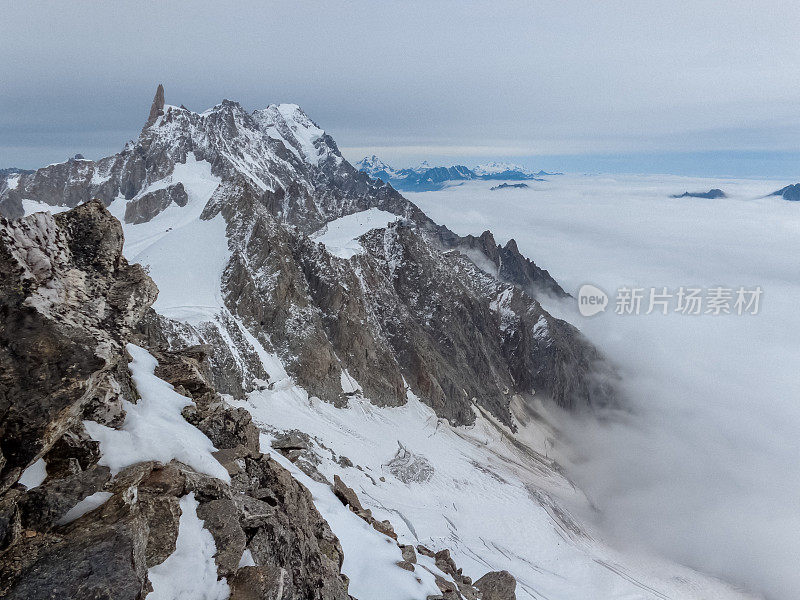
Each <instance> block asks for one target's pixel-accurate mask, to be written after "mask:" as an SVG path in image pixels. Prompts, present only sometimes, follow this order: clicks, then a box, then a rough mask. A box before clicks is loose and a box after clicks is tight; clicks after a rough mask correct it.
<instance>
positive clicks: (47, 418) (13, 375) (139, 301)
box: [0, 202, 156, 491]
mask: <svg viewBox="0 0 800 600" xmlns="http://www.w3.org/2000/svg"><path fill="white" fill-rule="evenodd" d="M121 249H122V227H121V226H120V224H119V221H117V220H116V219H115V218H114V217H112V216H111V215H110V214H109V213H108V211H107V210H106V209H105V208H104V207H103V205H102V204H101V203H99V202H90V203H88V204H84V205H82V206H80V207H79V208H77V209H75V210H74V211H70V212H68V213H62V214H60V215H57V216H55V217H53V216H52V215H50V214H48V213H37V214H34V215H31V216H30V217H27V218H25V219H22V220H17V221H7V220H5V219H3V220H2V221H0V312H1V313H2V320H3V327H2V328H0V451H1V452H2V455H0V491H2V490H5V489H7V488H8V486H9V485H11V483H13V482H14V481H16V479H17V478H18V477H19V474H20V472H21V470H22V469H24V468H25V467H27V466H28V465H29V464H30V463H32V462H33V461H35V460H36V459H38V458H39V457H41V456H42V454H43V453H44V452H46V450H47V449H48V448H50V447H51V446H52V445H53V444H55V443H56V441H57V440H58V439H59V438H61V437H62V436H63V435H64V433H65V432H66V431H67V430H69V429H70V428H71V427H72V426H74V425H75V423H76V422H77V421H78V419H79V418H80V415H81V414H82V413H83V412H84V410H87V409H89V410H96V412H104V413H105V414H106V416H108V415H109V414H112V413H115V412H118V411H119V407H118V406H117V405H116V402H117V400H110V401H109V400H108V397H109V396H110V395H114V394H115V391H116V390H115V385H116V384H115V381H116V378H117V373H118V371H119V370H120V369H124V360H123V358H122V355H123V350H122V348H123V343H124V339H125V337H126V336H127V334H128V332H129V331H130V330H131V328H133V326H134V325H135V323H136V322H137V321H138V319H139V318H140V317H141V315H142V314H143V312H144V310H145V309H146V308H147V307H148V306H149V305H150V304H152V302H153V300H155V296H156V288H155V285H154V284H153V283H152V281H151V280H150V279H149V278H148V277H147V275H146V274H145V273H144V270H143V269H142V267H141V265H129V264H128V263H127V261H126V260H125V258H124V257H123V256H122V253H121ZM123 392H124V390H123ZM116 395H118V396H119V395H120V394H119V392H118V391H117V392H116ZM100 405H103V406H100Z"/></svg>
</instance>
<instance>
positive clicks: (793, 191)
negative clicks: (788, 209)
mask: <svg viewBox="0 0 800 600" xmlns="http://www.w3.org/2000/svg"><path fill="white" fill-rule="evenodd" d="M770 196H781V197H782V198H783V199H784V200H789V201H790V202H800V183H795V184H794V185H787V186H786V187H785V188H781V189H779V190H778V191H777V192H772V193H771V194H770Z"/></svg>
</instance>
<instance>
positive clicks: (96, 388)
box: [0, 202, 349, 600]
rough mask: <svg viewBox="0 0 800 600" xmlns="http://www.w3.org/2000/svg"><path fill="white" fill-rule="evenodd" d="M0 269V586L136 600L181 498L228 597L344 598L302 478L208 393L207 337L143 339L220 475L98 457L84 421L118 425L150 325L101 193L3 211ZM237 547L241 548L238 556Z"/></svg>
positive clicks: (148, 289)
mask: <svg viewBox="0 0 800 600" xmlns="http://www.w3.org/2000/svg"><path fill="white" fill-rule="evenodd" d="M0 272H2V275H3V281H2V283H0V286H1V287H0V311H2V314H3V321H4V327H3V329H2V336H3V340H2V346H1V347H0V352H1V354H0V401H2V405H0V408H1V409H2V410H0V442H1V443H2V451H3V454H2V459H0V465H1V466H2V475H3V479H2V481H3V485H2V488H0V596H2V597H4V598H10V599H11V598H13V599H23V598H24V599H25V600H36V599H45V598H47V599H49V598H53V597H55V596H58V597H69V598H97V599H99V598H107V599H112V598H113V599H128V598H130V599H137V600H138V599H142V598H144V597H145V596H146V595H147V593H148V592H149V591H150V590H151V589H152V584H151V582H150V580H149V577H148V571H149V569H151V568H153V567H155V566H156V565H159V564H161V563H163V562H164V561H165V560H166V559H167V558H168V557H169V556H170V555H171V554H172V553H173V552H174V551H175V548H176V542H177V540H178V537H179V531H180V527H179V523H180V520H181V515H182V509H181V506H182V504H181V502H182V499H184V498H186V497H187V496H189V495H191V497H192V498H193V499H194V500H195V501H196V502H197V509H196V512H197V516H198V518H200V519H202V521H203V523H204V527H205V528H206V529H207V530H208V531H210V532H211V535H212V537H213V539H214V541H215V546H216V549H217V552H216V554H215V556H214V560H215V564H216V569H217V575H218V577H219V578H220V579H221V578H226V579H227V581H228V582H229V583H228V585H229V587H230V589H231V590H232V592H231V596H230V597H231V598H234V599H237V598H238V599H239V600H241V599H243V598H249V597H257V598H261V597H268V596H266V595H265V594H266V593H267V590H269V589H278V588H280V589H282V590H283V596H282V597H283V598H293V599H297V600H299V599H301V598H302V599H306V598H316V599H320V600H322V599H325V600H334V599H335V600H347V599H348V598H349V596H348V594H347V586H348V582H347V579H346V577H344V576H343V575H341V573H340V568H341V564H342V559H343V554H342V549H341V546H340V544H339V542H338V540H337V538H336V537H335V535H334V534H333V533H332V532H331V530H330V527H329V526H328V524H327V523H326V522H325V521H324V519H322V517H321V516H320V514H319V513H318V512H317V510H316V508H315V507H314V505H313V502H312V498H311V495H310V493H309V492H308V490H306V489H305V488H304V487H303V486H302V485H300V484H299V483H298V482H297V481H296V480H294V479H293V478H292V477H291V476H290V474H289V473H288V472H287V471H286V470H285V469H283V468H282V467H280V466H279V465H278V464H277V463H275V462H274V461H273V460H272V459H271V458H270V457H269V456H267V455H264V454H262V453H261V452H260V450H259V442H258V430H257V429H256V428H255V426H254V425H253V424H252V422H251V418H250V415H249V413H247V412H246V411H244V410H243V409H232V408H229V407H227V406H226V405H225V404H224V402H222V400H221V398H220V397H219V396H218V395H217V394H216V391H215V389H214V387H213V383H212V382H211V380H210V377H209V375H210V372H209V367H208V364H207V354H208V352H209V350H210V349H209V348H208V347H204V346H199V347H198V346H195V347H189V348H186V349H184V350H183V351H175V350H170V349H167V348H160V347H154V348H152V352H153V355H154V356H157V357H158V359H159V361H160V362H159V365H158V367H157V375H158V376H159V377H161V378H163V379H164V380H166V381H167V382H169V383H171V384H172V385H173V386H174V387H175V389H176V390H179V391H180V392H182V393H184V394H185V395H186V396H187V397H188V398H191V399H192V400H193V402H192V403H191V404H189V406H187V407H186V409H184V414H185V418H186V419H187V420H188V421H189V422H190V423H193V424H195V425H196V427H197V428H198V429H200V430H201V431H202V432H203V433H204V434H205V435H206V436H207V437H208V438H209V440H211V441H212V442H213V444H214V447H215V448H216V452H215V457H216V459H217V460H218V461H219V462H220V463H221V465H222V466H223V467H224V468H225V469H226V470H227V472H228V474H229V476H230V483H228V482H226V481H223V480H221V479H217V478H215V477H212V476H210V475H208V474H205V473H200V472H198V471H196V470H194V469H193V468H192V467H190V466H188V465H186V464H182V463H180V462H178V461H175V460H173V461H170V462H168V463H160V462H155V461H151V460H146V461H142V462H135V461H134V462H133V463H132V464H130V465H129V466H127V467H124V468H122V469H121V470H119V472H117V473H116V474H113V473H112V471H111V470H110V468H109V467H108V466H106V465H105V464H100V463H102V462H103V460H102V453H101V451H100V446H99V445H98V443H97V442H96V441H94V440H92V439H91V438H90V437H89V436H88V435H87V431H86V429H85V428H84V425H83V423H84V422H86V420H90V421H99V422H101V423H103V424H104V425H106V426H108V427H111V428H118V427H120V426H121V425H122V423H123V422H124V421H125V410H126V409H125V407H126V406H128V404H127V403H131V404H136V403H137V402H139V400H138V397H139V394H140V393H139V391H138V390H137V388H136V385H135V384H134V382H133V380H132V378H131V374H130V371H129V370H128V366H127V361H128V357H126V354H125V350H124V348H125V344H126V343H127V342H128V341H129V340H130V339H133V338H135V341H137V342H139V343H146V342H147V341H148V340H151V339H157V338H159V336H158V335H155V334H153V335H151V336H144V335H143V334H141V333H138V332H140V331H141V327H137V322H138V321H139V320H140V319H141V318H142V316H143V315H144V314H145V313H146V311H147V309H148V307H149V306H150V305H151V304H152V302H153V300H154V299H155V295H156V289H155V286H154V284H153V283H152V281H151V280H150V279H149V278H148V277H147V275H146V274H145V273H144V271H143V270H142V268H141V267H140V266H139V265H128V264H127V262H126V260H125V259H124V258H123V257H122V231H121V227H120V225H119V222H118V221H116V219H114V218H113V217H112V216H111V215H110V214H109V213H108V211H107V210H106V209H105V208H104V207H103V205H102V204H101V203H100V202H90V203H88V204H84V205H82V206H80V207H78V208H76V209H73V210H71V211H69V212H66V213H62V214H60V215H57V216H56V217H53V216H51V215H49V214H46V213H38V214H35V215H32V216H30V217H27V218H25V219H22V220H18V221H13V222H10V221H6V220H2V221H0ZM40 458H42V459H43V460H44V462H45V464H46V473H45V474H44V479H43V481H41V482H37V484H38V485H34V486H33V487H31V488H30V489H26V487H25V486H24V485H20V484H19V483H17V482H18V481H19V479H20V475H21V473H22V471H23V470H25V469H27V468H29V467H30V466H31V465H32V464H33V463H34V462H36V461H37V460H38V459H40ZM245 551H248V552H249V554H250V555H251V556H252V561H248V562H249V564H248V566H241V567H240V564H242V557H243V554H244V553H245ZM253 563H254V564H253ZM248 594H251V595H248ZM252 594H255V596H253V595H252Z"/></svg>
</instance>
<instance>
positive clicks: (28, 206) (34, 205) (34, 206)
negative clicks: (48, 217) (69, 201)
mask: <svg viewBox="0 0 800 600" xmlns="http://www.w3.org/2000/svg"><path fill="white" fill-rule="evenodd" d="M22 210H24V211H25V216H26V217H27V216H28V215H32V214H33V213H36V212H49V213H52V214H54V215H55V214H58V213H60V212H64V211H66V210H69V206H50V205H49V204H47V203H46V202H41V201H39V200H28V199H24V200H23V201H22Z"/></svg>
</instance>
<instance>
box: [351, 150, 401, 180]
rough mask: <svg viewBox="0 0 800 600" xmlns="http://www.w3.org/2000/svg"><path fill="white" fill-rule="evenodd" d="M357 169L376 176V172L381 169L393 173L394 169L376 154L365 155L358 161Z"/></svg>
mask: <svg viewBox="0 0 800 600" xmlns="http://www.w3.org/2000/svg"><path fill="white" fill-rule="evenodd" d="M354 166H355V167H356V169H358V170H359V171H363V172H364V173H367V174H369V175H372V176H374V173H378V172H380V171H384V172H386V173H391V172H393V171H394V169H393V168H392V167H390V166H389V165H387V164H386V163H385V162H383V160H381V159H380V158H378V157H377V156H376V155H374V154H373V155H372V156H365V157H364V158H362V159H361V160H360V161H358V162H357V163H356V164H355V165H354Z"/></svg>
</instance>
